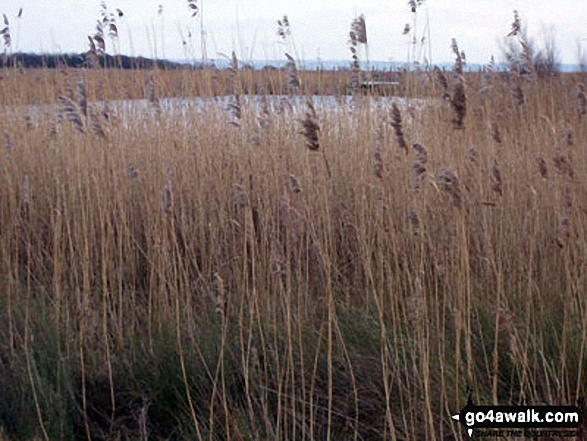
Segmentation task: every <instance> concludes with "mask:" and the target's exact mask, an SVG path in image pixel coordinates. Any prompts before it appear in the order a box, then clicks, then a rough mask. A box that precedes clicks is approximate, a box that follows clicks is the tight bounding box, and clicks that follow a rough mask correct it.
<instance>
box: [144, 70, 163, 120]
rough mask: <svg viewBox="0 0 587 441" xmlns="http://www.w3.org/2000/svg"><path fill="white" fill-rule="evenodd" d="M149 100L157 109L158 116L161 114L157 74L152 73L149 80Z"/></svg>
mask: <svg viewBox="0 0 587 441" xmlns="http://www.w3.org/2000/svg"><path fill="white" fill-rule="evenodd" d="M147 100H148V101H149V103H150V104H151V107H152V108H153V109H154V110H155V113H156V115H157V116H160V115H161V103H160V102H159V97H158V95H157V87H156V84H155V76H154V75H153V74H152V73H151V74H150V75H149V79H148V80H147Z"/></svg>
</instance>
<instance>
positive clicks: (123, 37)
mask: <svg viewBox="0 0 587 441" xmlns="http://www.w3.org/2000/svg"><path fill="white" fill-rule="evenodd" d="M203 1H204V3H203V12H204V16H203V17H204V28H205V31H206V41H207V52H208V56H209V57H210V58H217V57H218V53H219V52H222V53H226V54H228V53H230V52H231V51H232V50H235V51H236V53H237V55H238V56H239V58H241V59H243V60H248V59H251V58H253V59H257V60H265V59H275V58H282V57H283V51H284V45H283V44H280V43H279V42H278V38H277V36H276V30H277V24H276V20H277V19H278V18H280V17H282V16H283V14H287V15H288V17H289V20H290V22H291V26H292V31H293V41H294V42H295V48H296V50H297V56H298V57H299V58H300V59H305V60H315V59H316V58H317V57H318V56H319V57H320V58H322V59H324V60H333V59H347V58H350V57H349V54H350V53H349V50H348V44H347V41H348V32H349V27H350V22H351V20H352V19H353V18H354V17H355V16H356V15H358V14H361V13H362V14H364V15H365V17H366V22H367V33H368V38H369V43H370V49H369V51H370V58H371V59H373V60H381V61H387V60H393V61H406V60H407V53H408V45H409V38H408V37H407V36H403V35H402V30H403V28H404V25H405V24H406V23H408V22H410V23H411V22H412V19H413V15H412V14H411V13H410V10H409V7H408V5H407V1H406V0H387V1H381V0H364V1H358V0H283V1H272V0H247V1H237V0H216V1H214V0H203ZM201 2H202V0H198V5H201ZM106 3H107V6H108V7H109V9H110V10H112V11H114V10H115V9H116V8H120V9H121V10H122V11H124V14H125V15H124V17H123V19H122V20H121V21H120V22H119V25H118V28H119V41H118V42H117V43H116V44H117V46H118V48H117V50H118V51H119V52H122V53H125V54H130V55H144V56H153V55H155V50H156V51H157V55H158V56H160V57H162V56H164V57H167V58H173V59H177V58H183V57H184V55H185V54H186V49H184V46H183V45H182V34H183V39H185V40H186V41H187V42H188V44H187V46H186V48H187V52H188V55H189V56H190V58H193V57H195V58H198V59H199V58H200V55H201V50H200V27H199V26H200V22H199V19H197V18H190V14H189V11H188V8H187V0H141V1H139V0H108V1H107V2H106ZM426 3H427V8H428V12H429V20H430V30H431V42H432V58H433V60H432V61H433V62H444V61H450V60H451V59H452V54H451V51H450V41H451V38H453V37H454V38H456V39H457V41H458V43H459V46H460V48H461V49H462V50H464V51H465V52H466V54H467V58H468V60H469V62H474V63H484V62H486V61H487V60H488V59H489V58H490V56H491V55H492V54H493V55H495V56H496V57H497V58H498V59H499V48H498V44H497V40H498V38H500V37H503V36H505V35H506V34H507V33H508V32H509V26H510V23H511V22H512V19H513V12H512V11H513V10H514V9H518V10H519V12H520V14H521V16H522V19H523V21H524V22H525V23H526V24H527V25H528V30H529V33H530V35H531V36H534V37H536V38H537V39H538V40H539V39H540V36H541V35H542V34H543V32H542V30H543V29H545V28H552V29H554V31H555V32H556V39H557V42H558V46H559V49H560V54H561V56H562V61H563V62H565V63H576V62H577V44H578V43H577V42H578V41H580V44H581V45H582V46H583V51H584V52H585V53H587V30H586V27H585V21H586V20H587V3H584V0H580V1H569V0H561V1H557V2H553V1H551V0H470V1H467V0H427V1H426ZM160 4H162V5H163V13H162V14H161V15H159V14H158V5H160ZM21 7H22V8H23V14H22V17H21V19H20V20H16V19H15V17H16V15H17V13H18V11H19V9H20V8H21ZM1 8H2V10H0V12H4V13H6V15H7V16H8V18H9V20H10V22H11V33H12V50H13V51H34V52H41V51H44V52H82V51H86V50H87V48H88V44H87V35H88V34H90V33H93V32H94V28H95V22H96V20H97V19H98V18H99V11H100V0H84V1H83V6H82V2H81V1H80V0H59V1H48V0H4V1H3V2H2V6H1ZM425 22H426V14H425V13H424V10H421V12H420V13H419V14H418V27H419V34H420V33H421V31H422V30H423V26H424V25H425ZM190 31H191V34H192V38H191V39H188V38H187V36H188V33H189V32H190ZM107 50H108V52H109V53H113V52H114V47H113V43H112V42H111V41H109V40H108V41H107ZM289 50H290V51H293V47H290V48H289Z"/></svg>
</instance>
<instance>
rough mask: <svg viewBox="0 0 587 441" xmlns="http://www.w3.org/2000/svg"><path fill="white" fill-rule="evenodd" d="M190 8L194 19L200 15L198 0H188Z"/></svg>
mask: <svg viewBox="0 0 587 441" xmlns="http://www.w3.org/2000/svg"><path fill="white" fill-rule="evenodd" d="M188 8H189V9H190V12H191V14H192V18H193V17H195V16H196V15H198V10H199V9H198V5H197V1H196V0H188Z"/></svg>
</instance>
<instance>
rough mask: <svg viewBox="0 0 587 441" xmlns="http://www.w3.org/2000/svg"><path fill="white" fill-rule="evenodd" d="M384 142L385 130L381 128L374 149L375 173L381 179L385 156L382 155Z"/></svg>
mask: <svg viewBox="0 0 587 441" xmlns="http://www.w3.org/2000/svg"><path fill="white" fill-rule="evenodd" d="M382 143H383V130H382V129H381V128H379V130H377V135H376V137H375V148H374V149H373V159H374V163H373V173H374V174H375V176H376V177H378V178H379V179H383V158H382V157H381V144H382Z"/></svg>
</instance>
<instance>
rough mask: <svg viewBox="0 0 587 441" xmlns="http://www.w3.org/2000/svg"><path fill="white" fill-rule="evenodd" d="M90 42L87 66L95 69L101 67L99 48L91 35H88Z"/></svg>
mask: <svg viewBox="0 0 587 441" xmlns="http://www.w3.org/2000/svg"><path fill="white" fill-rule="evenodd" d="M88 41H89V42H90V49H89V50H88V52H87V53H86V64H87V66H88V67H90V68H92V69H95V68H97V67H98V66H99V65H100V58H99V56H98V48H97V47H96V43H94V39H93V38H92V36H91V35H88Z"/></svg>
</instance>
